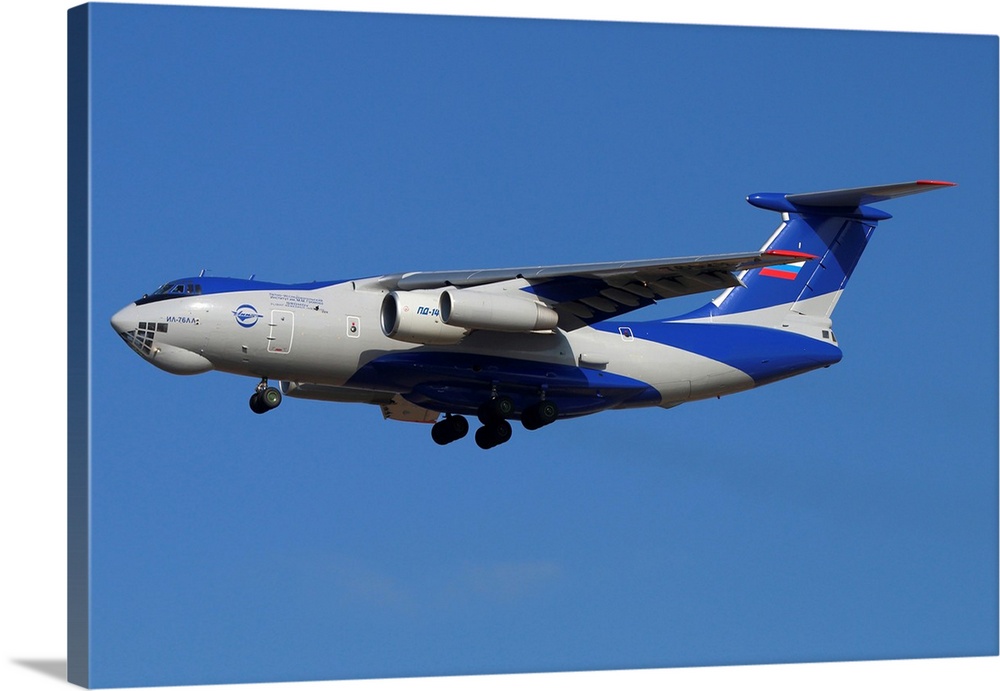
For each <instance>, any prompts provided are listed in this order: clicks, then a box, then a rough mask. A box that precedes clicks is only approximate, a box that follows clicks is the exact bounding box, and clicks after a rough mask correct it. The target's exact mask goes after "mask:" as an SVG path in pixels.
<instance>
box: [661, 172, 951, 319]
mask: <svg viewBox="0 0 1000 691" xmlns="http://www.w3.org/2000/svg"><path fill="white" fill-rule="evenodd" d="M952 186H954V183H951V182H937V181H932V180H918V181H916V182H903V183H897V184H892V185H877V186H874V187H855V188H851V189H842V190H831V191H828V192H810V193H805V194H781V193H771V192H765V193H760V194H752V195H750V196H749V197H747V201H748V202H750V203H751V204H753V205H754V206H757V207H760V208H762V209H770V210H772V211H777V212H779V213H780V214H781V218H782V221H783V223H782V224H781V225H780V226H779V227H778V229H777V230H776V231H775V232H774V234H773V235H772V236H771V238H770V239H769V240H768V241H767V243H766V244H765V245H764V248H763V249H764V250H766V251H767V252H769V253H771V254H782V253H787V254H788V255H789V257H798V256H801V255H802V254H808V255H811V256H812V257H813V258H812V259H803V260H800V261H796V262H792V263H789V264H785V265H780V266H770V267H765V268H760V269H751V270H749V271H745V272H744V273H742V274H740V276H739V279H740V281H741V283H742V285H741V286H738V287H735V288H730V289H729V290H727V291H726V292H724V293H723V294H721V295H720V296H719V297H717V298H716V299H715V300H713V301H712V302H711V303H709V304H708V305H705V306H704V307H703V308H701V309H699V310H696V311H695V312H692V313H690V314H687V315H684V316H683V317H679V318H678V320H683V321H722V322H729V323H737V324H754V325H759V326H768V327H785V328H788V327H791V328H792V330H798V329H796V328H795V327H796V326H802V327H809V328H808V329H807V330H808V331H812V330H813V329H814V328H816V327H819V328H821V329H829V328H830V325H831V320H830V315H831V314H832V313H833V310H834V308H835V307H836V306H837V301H838V300H839V299H840V295H841V293H843V291H844V287H845V286H846V285H847V281H848V279H850V277H851V274H852V273H853V272H854V268H855V267H856V266H857V264H858V260H859V259H861V254H862V252H864V250H865V247H866V246H867V245H868V241H869V240H870V239H871V236H872V233H873V232H874V230H875V226H877V225H878V222H879V221H883V220H886V219H888V218H892V216H891V215H890V214H887V213H886V212H884V211H881V210H879V209H876V208H873V207H871V206H869V204H873V203H878V202H882V201H885V200H888V199H894V198H896V197H904V196H907V195H910V194H919V193H920V192H929V191H931V190H936V189H940V188H942V187H952Z"/></svg>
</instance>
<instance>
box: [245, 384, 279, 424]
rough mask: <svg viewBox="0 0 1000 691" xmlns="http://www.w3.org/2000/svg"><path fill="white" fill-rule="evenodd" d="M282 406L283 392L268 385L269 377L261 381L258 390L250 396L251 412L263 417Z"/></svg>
mask: <svg viewBox="0 0 1000 691" xmlns="http://www.w3.org/2000/svg"><path fill="white" fill-rule="evenodd" d="M280 404H281V391H279V390H278V389H276V388H275V387H273V386H268V385H267V377H264V378H263V379H261V380H260V383H259V384H257V390H256V391H255V392H254V393H253V395H252V396H250V410H252V411H253V412H255V413H257V414H258V415H261V414H263V413H266V412H267V411H269V410H273V409H274V408H277V407H278V405H280Z"/></svg>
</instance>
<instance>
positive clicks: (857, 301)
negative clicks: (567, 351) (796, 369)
mask: <svg viewBox="0 0 1000 691" xmlns="http://www.w3.org/2000/svg"><path fill="white" fill-rule="evenodd" d="M93 32H94V33H93V39H94V53H93V55H94V63H93V69H94V72H93V79H94V84H93V86H94V88H93V99H94V100H93V107H94V111H93V112H94V129H93V143H94V156H95V158H94V167H93V182H94V188H95V192H94V199H93V202H94V206H93V224H94V225H93V227H94V240H93V259H92V261H93V264H92V267H93V273H94V283H93V290H94V293H93V304H92V313H93V318H94V331H93V334H92V343H93V373H94V381H93V400H94V404H95V407H94V414H93V430H94V433H95V442H94V468H93V480H94V507H93V528H94V536H95V537H94V539H95V545H94V553H93V556H94V566H93V568H94V570H93V578H94V581H93V585H94V591H93V593H94V600H93V603H94V610H93V629H92V635H93V638H92V642H93V645H94V649H93V650H94V664H95V670H98V669H99V670H100V673H99V674H98V675H97V676H96V677H95V679H96V680H99V681H100V680H102V679H103V680H104V681H105V682H106V683H113V684H142V683H190V682H211V681H217V682H218V681H260V680H271V679H293V678H303V679H316V678H334V677H356V676H403V675H419V674H445V673H448V674H451V673H467V672H511V671H543V670H569V669H603V668H629V667H662V666H676V665H704V664H734V663H751V662H789V661H806V660H841V659H863V658H894V657H911V656H940V655H984V654H995V653H996V649H997V614H996V613H997V602H996V600H997V521H996V518H997V499H996V487H997V472H996V456H997V442H996V438H997V434H996V432H997V422H996V421H997V396H996V394H997V390H996V381H997V365H996V352H997V338H996V333H997V328H996V327H997V322H996V314H997V299H996V256H997V225H996V208H997V153H996V152H997V134H996V122H997V90H996V89H997V87H996V82H997V79H996V49H997V44H996V39H995V38H992V39H989V38H972V37H955V36H941V35H939V36H928V35H921V36H916V35H901V34H885V33H866V34H858V33H850V34H843V33H837V32H829V31H791V30H764V29H722V28H708V27H676V26H673V27H672V26H651V25H637V24H605V23H591V22H584V23H577V22H573V23H570V22H551V21H523V20H482V19H479V20H476V19H461V18H431V17H419V18H418V17H405V18H402V17H392V16H361V15H335V14H316V13H297V12H292V13H288V12H277V13H275V12H262V11H222V10H205V9H193V8H189V9H180V8H169V9H167V8H125V7H111V6H99V7H98V8H96V14H95V20H94V25H93ZM917 178H939V179H945V180H952V181H955V182H958V183H959V187H957V188H955V189H951V190H946V191H942V192H936V193H934V194H930V195H923V196H920V197H915V198H908V199H902V200H898V201H895V202H892V203H888V204H886V205H884V207H883V208H885V209H886V210H888V211H889V212H891V213H893V214H894V215H895V216H896V218H894V219H892V220H890V221H888V222H885V223H884V224H882V226H881V227H880V228H879V231H878V232H877V234H876V237H875V239H874V241H873V243H872V245H871V246H870V248H869V250H868V252H867V253H866V255H865V258H864V259H863V260H862V262H861V265H860V267H859V269H858V271H857V272H856V273H855V275H854V277H853V279H852V282H851V285H850V288H849V290H848V292H847V293H846V295H845V297H844V299H843V300H842V301H841V304H840V306H839V308H838V311H837V313H836V315H835V317H836V321H835V326H836V329H837V334H838V338H839V340H840V342H841V344H842V346H843V347H844V349H845V358H844V361H843V362H842V363H840V364H838V365H837V366H836V367H833V368H831V369H829V370H824V371H822V372H818V373H813V374H811V375H807V376H804V377H801V378H798V379H794V380H790V381H787V382H783V383H779V384H776V385H773V386H770V387H766V388H763V389H761V390H758V391H753V392H748V393H745V394H740V395H737V396H734V397H730V398H726V399H722V400H719V401H709V402H701V403H694V404H690V405H687V406H682V407H680V408H677V409H674V410H670V411H661V410H648V411H633V412H611V413H606V414H603V415H600V416H596V417H591V418H587V419H583V420H577V421H566V422H564V423H560V424H558V425H555V426H553V427H550V428H547V429H545V430H542V431H540V432H539V433H537V434H533V435H528V434H524V433H521V434H518V435H516V436H515V439H514V440H513V441H512V442H511V443H510V444H507V445H505V446H502V447H499V448H497V449H494V450H492V451H491V452H489V453H482V452H480V451H479V450H478V449H476V448H475V447H474V446H473V445H472V444H456V445H453V446H451V447H446V448H439V447H437V446H436V445H434V444H432V443H431V442H430V439H429V435H428V430H427V428H426V427H423V426H417V425H406V424H402V423H390V422H383V421H382V420H381V419H380V418H381V416H380V414H379V412H378V410H377V409H375V408H369V407H364V406H348V405H338V404H323V403H316V402H308V401H287V402H286V404H285V405H283V406H282V408H281V409H280V411H277V412H276V413H274V414H272V415H268V416H262V417H258V416H254V415H252V413H250V411H249V410H248V408H247V406H246V398H247V396H248V395H249V393H250V391H251V387H252V385H253V382H252V380H249V379H246V380H243V379H239V378H236V377H231V376H228V375H221V374H215V373H211V374H207V375H202V376H199V377H193V378H182V377H172V376H170V375H167V374H165V373H163V372H160V371H159V370H155V369H154V368H151V367H149V366H148V365H146V364H145V363H143V362H141V361H140V360H139V359H138V358H137V357H135V356H134V354H132V353H130V352H129V351H128V350H127V349H126V348H125V347H124V345H123V344H122V343H121V341H120V339H119V338H118V337H117V336H116V335H115V334H114V333H113V332H112V330H111V329H110V327H109V326H108V325H107V323H106V321H107V317H110V315H111V314H112V313H113V312H114V311H116V310H117V309H118V308H120V307H121V306H123V305H124V304H125V303H127V302H128V301H129V300H131V299H134V298H135V297H137V296H138V295H141V294H142V293H143V292H148V291H150V290H151V289H152V288H155V287H156V285H158V284H159V283H161V282H163V281H164V280H167V279H169V278H173V277H177V276H182V275H190V274H194V273H196V272H197V271H199V270H201V269H203V268H205V269H208V270H209V272H210V273H212V274H215V275H233V276H247V275H249V274H251V273H255V274H256V275H257V277H258V278H261V279H262V280H271V281H288V282H298V281H305V280H312V279H326V278H348V277H351V276H361V275H371V274H377V273H382V272H394V271H402V270H415V269H448V268H480V267H482V268H485V267H491V266H507V265H519V264H529V263H530V264H536V263H538V264H541V263H565V262H573V261H601V260H609V259H633V258H642V257H653V256H671V255H677V256H684V255H690V254H696V253H702V252H727V251H740V250H749V249H755V248H757V247H758V246H760V245H761V244H762V242H763V241H764V240H765V239H766V237H767V236H768V235H769V234H770V232H771V231H772V230H773V228H774V227H775V225H776V223H777V217H776V216H775V215H773V214H768V213H766V212H763V211H760V210H756V209H753V208H751V207H750V206H749V205H747V204H746V202H745V201H744V200H743V198H744V197H745V195H746V194H748V193H751V192H758V191H813V190H819V189H828V188H833V187H842V186H849V185H856V184H875V183H881V182H896V181H902V180H911V179H917ZM687 306H689V305H688V304H687V303H684V305H677V306H674V305H664V306H660V307H657V308H655V309H654V310H650V318H653V317H655V316H656V315H657V314H667V313H671V312H679V311H682V310H683V309H685V308H686V307H687Z"/></svg>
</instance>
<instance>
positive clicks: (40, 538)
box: [0, 0, 1000, 691]
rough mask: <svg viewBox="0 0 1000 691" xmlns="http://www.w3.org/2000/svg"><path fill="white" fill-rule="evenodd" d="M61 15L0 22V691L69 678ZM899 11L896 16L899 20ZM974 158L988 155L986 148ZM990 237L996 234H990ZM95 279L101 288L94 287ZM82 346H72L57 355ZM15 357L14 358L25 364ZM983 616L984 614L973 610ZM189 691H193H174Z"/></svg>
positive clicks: (906, 670)
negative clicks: (0, 381) (1, 382)
mask: <svg viewBox="0 0 1000 691" xmlns="http://www.w3.org/2000/svg"><path fill="white" fill-rule="evenodd" d="M73 4H74V3H67V2H58V1H56V0H37V1H35V2H26V1H24V0H11V1H9V2H6V3H4V5H3V9H2V10H0V12H2V15H0V16H2V20H0V32H2V33H0V51H2V60H0V70H2V73H3V80H2V82H0V84H2V85H3V87H4V97H3V101H2V103H3V105H2V110H0V113H2V115H0V117H2V118H3V125H4V127H3V129H2V132H3V134H2V137H3V140H2V141H3V145H2V148H0V157H2V158H0V161H2V165H0V171H2V176H3V178H2V182H3V184H2V185H0V219H2V238H3V244H2V250H0V252H2V254H0V256H2V257H3V259H4V272H3V275H4V281H3V289H4V290H3V294H4V295H5V297H6V299H7V305H6V309H5V310H4V316H5V319H4V321H3V324H4V327H5V328H4V329H3V336H2V338H0V344H2V345H0V348H2V350H0V362H2V363H3V364H4V365H5V372H4V374H6V382H5V383H6V389H5V390H4V393H3V394H2V395H0V421H2V422H0V424H2V426H3V427H2V429H3V432H4V437H5V439H6V440H7V444H6V449H5V452H4V453H3V459H2V461H0V467H2V470H0V473H2V475H0V512H2V514H0V526H2V527H0V530H2V531H3V542H2V543H0V544H2V547H0V549H2V552H3V555H4V559H3V562H2V563H0V585H2V595H0V649H2V653H0V688H4V689H18V690H20V689H25V690H30V689H53V688H60V687H64V686H65V684H66V682H65V681H63V678H64V676H65V665H66V556H65V555H66V414H65V411H66V364H65V363H66V347H67V337H66V332H65V328H64V325H65V324H66V299H65V291H66V279H65V273H66V96H65V94H66V11H67V10H68V9H69V8H70V7H72V6H73ZM159 4H186V5H206V4H210V5H218V6H239V7H285V8H300V9H345V10H366V11H386V12H424V13H434V14H480V15H489V16H521V17H552V18H567V19H605V20H630V21H661V22H672V23H694V24H729V25H754V26H791V27H823V28H838V29H840V28H845V29H874V30H896V31H921V32H947V33H976V34H992V35H996V34H997V33H998V29H997V26H998V21H997V14H998V12H997V11H996V10H995V9H991V10H987V9H986V7H987V6H988V5H987V3H985V2H982V0H972V1H968V0H951V1H950V2H946V3H934V4H931V3H921V5H920V6H919V7H918V6H917V5H916V4H915V3H914V4H911V3H898V2H896V3H894V2H886V1H885V0H868V1H866V2H862V1H859V0H839V1H838V2H836V3H831V4H830V5H827V6H826V7H823V8H821V9H818V8H816V7H815V6H812V4H811V3H803V2H780V1H772V0H758V1H757V2H754V3H736V2H732V3H730V2H722V1H720V0H702V1H701V2H697V3H684V5H685V6H684V7H676V8H675V7H672V6H668V5H667V4H666V3H664V7H662V8H661V7H657V6H654V5H653V4H652V3H649V2H641V1H635V0H615V1H614V2H609V1H606V2H566V3H560V2H554V1H552V0H535V1H533V2H524V1H522V0H508V1H506V2H501V1H485V0H481V1H478V2H465V3H462V2H454V1H453V2H445V1H433V0H411V1H410V2H405V1H396V2H388V1H384V2H381V1H374V2H368V3H364V2H332V1H331V2H317V1H312V2H310V1H308V0H302V1H300V2H280V1H273V0H272V1H263V2H228V1H226V0H219V1H218V2H199V1H190V2H182V3H179V2H172V1H170V0H165V1H162V0H161V2H160V3H159ZM908 5H909V6H908ZM986 144H987V145H991V146H992V145H995V142H988V143H986ZM989 222H995V219H989ZM96 280H99V277H98V279H96ZM87 337H88V336H87V334H70V346H69V347H72V343H73V341H74V339H75V340H77V341H79V342H83V339H86V338H87ZM26 355H27V357H25V356H26ZM984 606H995V603H992V605H991V603H984ZM890 683H894V684H899V685H904V684H905V686H906V687H909V688H917V689H923V688H926V689H932V688H933V689H938V688H960V689H993V688H997V685H998V683H1000V658H997V657H992V658H971V659H949V660H917V661H907V662H859V663H835V664H806V665H780V666H757V667H728V668H711V669H679V670H644V671H634V672H615V673H610V672H599V673H587V674H579V673H573V674H545V675H516V676H494V677H477V678H474V681H473V680H471V679H470V678H461V677H452V678H447V679H414V680H391V681H385V680H371V681H354V682H315V683H302V684H258V685H253V686H241V685H232V686H230V685H224V686H214V687H211V688H213V689H220V690H224V689H248V688H253V689H262V690H267V691H271V690H272V689H295V690H303V691H304V690H306V689H339V690H351V689H378V690H382V689H430V688H434V689H467V688H476V689H499V688H504V689H506V688H511V687H514V688H521V689H542V688H545V689H550V688H553V687H555V688H573V689H576V688H602V689H603V688H607V687H609V686H612V685H614V686H628V687H636V686H643V685H649V686H654V685H655V686H667V685H669V686H671V687H672V688H677V689H688V688H705V687H715V686H720V687H726V688H730V687H733V686H736V685H739V686H740V687H741V688H742V687H747V686H751V687H753V686H759V687H765V686H766V687H767V688H777V689H799V688H802V687H803V686H806V687H809V688H814V689H843V688H845V687H848V686H850V687H853V688H855V689H868V688H871V689H875V688H884V687H885V686H886V685H887V684H890ZM171 688H197V687H171Z"/></svg>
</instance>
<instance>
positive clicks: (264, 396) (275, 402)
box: [258, 386, 281, 410]
mask: <svg viewBox="0 0 1000 691" xmlns="http://www.w3.org/2000/svg"><path fill="white" fill-rule="evenodd" d="M258 400H259V401H260V403H261V405H262V406H263V407H264V408H266V409H267V410H271V409H272V408H277V407H278V406H279V405H280V404H281V392H280V391H279V390H278V389H276V388H274V387H273V386H269V387H267V388H266V389H264V391H263V393H260V394H258Z"/></svg>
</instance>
